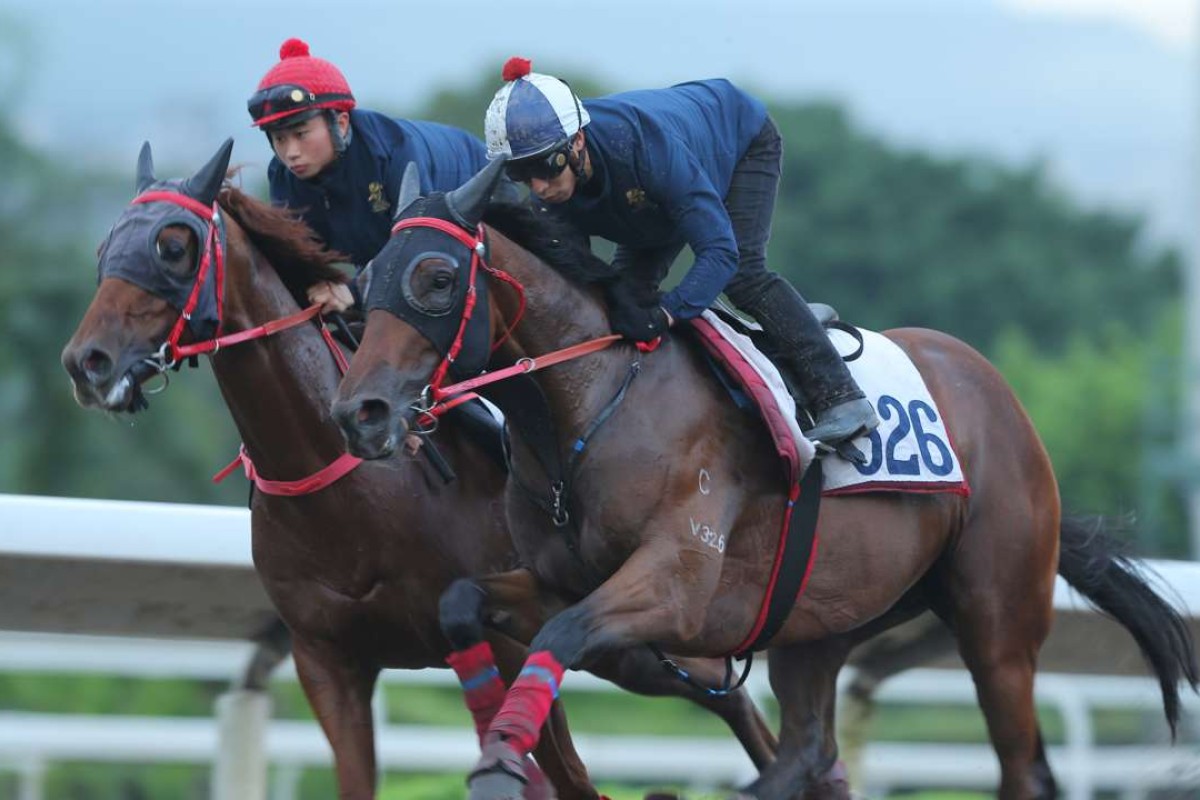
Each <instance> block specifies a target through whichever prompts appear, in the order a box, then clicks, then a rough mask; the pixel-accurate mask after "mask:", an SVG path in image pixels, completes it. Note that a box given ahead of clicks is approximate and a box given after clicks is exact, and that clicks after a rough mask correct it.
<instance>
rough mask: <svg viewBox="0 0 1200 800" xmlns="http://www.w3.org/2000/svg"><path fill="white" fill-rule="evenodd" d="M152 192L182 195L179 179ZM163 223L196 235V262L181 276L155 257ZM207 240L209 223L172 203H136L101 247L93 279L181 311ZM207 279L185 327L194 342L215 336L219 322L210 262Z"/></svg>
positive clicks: (189, 294) (213, 273)
mask: <svg viewBox="0 0 1200 800" xmlns="http://www.w3.org/2000/svg"><path fill="white" fill-rule="evenodd" d="M147 188H148V189H153V190H155V191H169V192H182V188H183V187H182V186H181V184H180V182H179V181H164V182H162V183H154V184H151V185H150V186H148V187H147ZM168 225H182V226H184V227H186V228H189V229H191V231H192V232H193V233H194V234H195V235H196V241H197V242H199V258H198V260H197V262H196V263H195V264H192V265H191V267H192V268H191V269H190V270H188V271H187V272H186V273H182V272H176V271H174V270H172V269H170V268H169V267H168V266H167V265H166V263H165V262H164V261H163V259H162V257H161V256H159V254H158V247H157V242H158V235H159V234H160V233H161V232H162V229H163V228H165V227H167V226H168ZM224 234H225V231H224V227H223V226H221V228H220V239H221V246H222V247H224V239H225V235H224ZM207 241H208V223H207V222H206V221H205V220H203V219H201V218H200V217H198V216H196V215H195V214H193V213H192V212H190V211H188V210H187V209H186V208H183V207H182V206H177V205H175V204H174V203H169V202H165V201H164V202H160V203H136V204H133V205H130V206H129V207H127V208H126V209H125V212H124V213H123V214H121V217H120V219H118V220H117V224H116V225H114V226H113V228H112V230H111V231H110V232H109V234H108V239H107V240H106V241H105V242H104V244H103V245H101V249H100V260H99V263H98V264H97V272H98V276H99V278H100V279H101V280H103V279H104V278H120V279H121V280H124V281H128V282H129V283H132V284H133V285H134V286H137V287H138V288H140V289H143V290H145V291H147V292H149V293H150V294H152V295H154V296H155V297H159V298H162V299H163V300H165V301H167V302H168V303H170V304H171V305H172V306H173V307H174V308H176V309H178V310H179V311H183V309H184V307H185V306H186V305H187V300H188V297H190V296H191V293H192V288H193V287H194V286H195V283H196V275H197V272H198V270H199V263H200V261H199V259H203V257H204V248H205V246H206V244H207ZM208 269H209V273H208V277H207V278H206V279H205V281H204V286H203V287H202V288H201V290H200V297H199V301H198V304H197V306H196V308H195V310H194V311H193V312H192V318H191V320H189V321H188V328H189V329H190V330H191V332H192V335H193V336H195V337H196V338H197V339H208V338H211V337H212V336H214V335H215V334H216V330H217V324H218V322H219V316H218V312H219V309H218V308H217V289H216V286H217V280H216V274H215V270H216V264H209V268H208Z"/></svg>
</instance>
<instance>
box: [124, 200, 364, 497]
mask: <svg viewBox="0 0 1200 800" xmlns="http://www.w3.org/2000/svg"><path fill="white" fill-rule="evenodd" d="M132 203H133V204H139V203H173V204H175V205H177V206H180V207H182V208H185V209H187V210H188V211H191V212H192V213H193V214H196V215H197V216H199V217H200V218H201V219H203V220H204V221H205V223H206V224H207V232H206V234H205V240H204V253H203V255H201V257H200V266H199V268H198V269H197V270H196V283H195V285H194V286H193V287H192V292H191V294H190V295H188V299H187V303H185V304H184V307H183V310H182V311H181V312H180V314H179V319H177V320H176V321H175V324H174V325H173V326H172V328H171V332H170V333H169V334H168V335H167V339H166V341H165V342H163V345H162V348H161V349H160V350H159V352H158V353H157V354H156V358H154V359H151V360H150V361H151V363H152V364H153V365H154V367H155V368H156V369H158V371H159V372H160V373H161V372H165V371H166V370H168V369H171V368H172V367H174V366H175V365H176V364H178V363H179V361H180V360H182V359H184V358H188V357H190V356H196V355H201V354H204V353H215V352H217V351H218V350H220V349H221V348H222V347H228V346H230V345H235V344H239V343H241V342H248V341H251V340H253V339H261V338H265V337H267V336H271V335H273V334H276V333H279V332H280V331H285V330H287V329H289V328H294V327H296V326H297V325H302V324H304V323H305V322H308V321H309V320H311V319H313V318H314V317H316V316H317V315H318V314H320V312H321V306H320V304H314V305H311V306H309V307H308V308H306V309H304V310H302V311H299V312H297V313H295V314H291V315H289V316H287V317H284V318H282V319H276V320H271V321H270V322H266V323H264V324H262V325H259V326H257V327H254V328H248V329H246V330H244V331H238V332H237V333H231V334H228V335H224V336H223V335H221V323H222V321H223V312H224V307H225V249H224V247H222V245H221V217H220V209H219V208H218V206H217V204H216V203H213V205H212V207H211V208H210V207H208V206H205V205H204V204H203V203H200V202H198V201H196V200H194V199H192V198H191V197H188V196H187V195H185V194H180V193H179V192H169V191H156V192H146V193H144V194H140V195H138V196H137V197H135V198H134V199H133V201H132ZM210 269H211V270H212V272H213V273H214V274H215V276H216V278H215V280H216V294H217V330H216V334H215V335H214V337H213V338H212V339H208V340H206V341H202V342H194V343H192V344H184V345H181V344H179V339H180V337H181V336H183V329H184V326H186V325H187V323H188V322H189V321H190V320H191V318H192V312H194V311H195V310H196V306H197V305H198V304H199V302H200V292H201V291H202V290H203V288H204V282H205V281H206V280H207V279H208V275H209V271H210ZM320 329H321V337H322V338H323V339H324V340H325V344H326V345H327V346H328V347H329V351H330V352H331V353H332V354H333V358H334V361H335V362H336V363H337V367H338V371H339V372H341V374H343V375H345V374H346V370H347V369H349V366H350V365H349V364H348V363H347V362H346V357H345V355H343V354H342V351H341V348H339V347H338V346H337V344H336V343H335V342H334V341H333V335H332V334H331V333H330V332H329V328H328V327H326V325H325V322H324V320H322V321H321V322H320ZM361 463H362V459H360V458H356V457H355V456H352V455H350V454H349V453H343V454H342V455H341V456H339V457H338V458H337V460H335V461H334V462H333V463H332V464H329V465H328V466H326V467H324V468H323V469H321V470H319V471H317V472H316V473H314V474H313V475H309V476H308V477H305V478H301V479H300V480H296V481H272V480H267V479H266V478H263V477H262V476H260V475H259V474H258V472H257V470H256V469H255V468H254V462H253V461H251V460H250V456H249V455H248V454H247V453H246V448H245V446H244V445H243V446H242V447H240V448H239V450H238V456H237V458H236V459H234V461H233V463H232V464H230V465H229V466H227V467H225V468H224V469H223V470H221V471H220V472H218V473H217V474H216V475H215V476H214V477H213V482H214V483H220V482H221V481H222V480H224V479H225V478H226V477H227V476H228V475H229V474H230V473H231V472H232V471H233V470H234V469H235V468H236V467H237V466H238V465H239V464H240V465H241V466H242V467H243V468H244V469H245V472H246V477H247V478H249V479H250V480H252V481H254V484H255V486H257V487H258V489H259V490H260V491H262V492H263V493H265V494H273V495H285V496H296V495H302V494H310V493H312V492H315V491H317V490H319V489H323V488H325V487H326V486H328V485H330V484H331V483H333V482H334V481H336V480H338V479H339V478H341V477H342V476H344V475H346V474H347V473H349V472H351V471H352V470H353V469H354V468H355V467H357V466H358V465H359V464H361Z"/></svg>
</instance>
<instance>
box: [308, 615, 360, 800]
mask: <svg viewBox="0 0 1200 800" xmlns="http://www.w3.org/2000/svg"><path fill="white" fill-rule="evenodd" d="M292 653H293V657H294V659H295V662H296V674H297V675H299V677H300V685H301V686H302V687H303V688H304V694H305V696H306V697H308V702H309V705H311V706H312V709H313V713H315V714H316V716H317V721H318V722H320V724H321V730H323V731H324V732H325V738H326V739H328V740H329V746H330V747H331V748H332V749H333V763H334V769H335V771H336V773H337V782H338V797H339V798H340V800H371V798H374V797H375V782H376V773H375V729H374V719H373V717H372V714H371V695H372V694H373V692H374V690H375V681H376V679H377V678H378V677H379V667H377V666H375V665H374V664H364V663H361V662H358V661H356V660H354V659H353V658H348V657H347V656H346V655H345V653H344V652H343V650H342V649H340V648H338V647H335V646H334V645H333V644H331V643H328V642H314V641H310V640H306V639H303V638H300V637H299V636H297V637H295V639H294V641H293V644H292Z"/></svg>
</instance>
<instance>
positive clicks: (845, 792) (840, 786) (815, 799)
mask: <svg viewBox="0 0 1200 800" xmlns="http://www.w3.org/2000/svg"><path fill="white" fill-rule="evenodd" d="M852 798H854V794H853V793H852V792H851V791H850V776H849V774H848V772H847V771H846V765H845V764H844V763H842V762H841V761H838V762H837V763H835V764H834V765H833V767H832V768H831V769H830V770H829V772H826V773H825V775H824V776H823V777H822V778H821V780H820V781H818V782H817V783H816V785H815V786H812V787H810V788H809V789H808V790H807V791H805V792H804V800H852Z"/></svg>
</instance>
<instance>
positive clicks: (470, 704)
mask: <svg viewBox="0 0 1200 800" xmlns="http://www.w3.org/2000/svg"><path fill="white" fill-rule="evenodd" d="M446 663H447V664H449V665H450V668H451V669H452V670H454V674H455V675H457V676H458V682H459V683H460V684H462V690H463V697H464V699H465V700H466V702H467V710H468V711H470V712H471V719H472V720H474V722H475V733H476V734H477V735H478V736H479V741H480V743H481V744H482V743H483V737H484V734H486V733H487V731H488V727H489V726H490V725H491V724H492V720H493V719H494V718H495V717H496V712H498V711H499V710H500V706H502V705H503V704H504V696H505V694H506V693H507V692H508V688H507V687H506V686H505V685H504V681H502V680H500V670H499V669H498V668H497V667H496V657H495V655H493V653H492V646H491V645H490V644H488V643H487V642H480V643H479V644H476V645H472V646H471V647H468V648H467V649H466V650H456V651H454V652H453V653H451V654H450V655H448V656H446Z"/></svg>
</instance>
